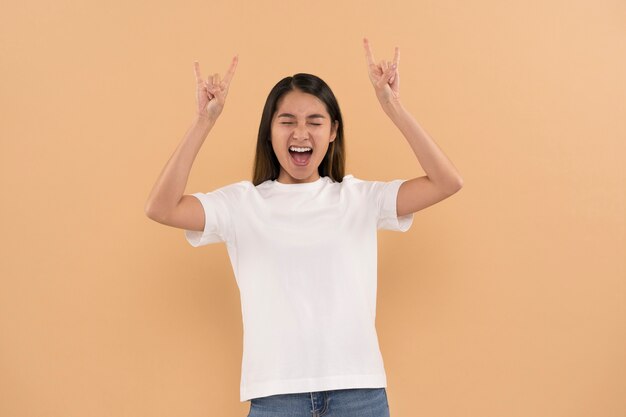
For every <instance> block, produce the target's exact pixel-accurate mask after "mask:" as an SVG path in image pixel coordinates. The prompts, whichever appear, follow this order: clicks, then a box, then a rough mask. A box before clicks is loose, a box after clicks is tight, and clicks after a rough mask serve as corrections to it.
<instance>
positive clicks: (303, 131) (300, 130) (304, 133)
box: [293, 123, 309, 139]
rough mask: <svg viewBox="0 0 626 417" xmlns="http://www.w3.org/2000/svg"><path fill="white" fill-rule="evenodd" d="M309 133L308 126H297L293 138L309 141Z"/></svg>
mask: <svg viewBox="0 0 626 417" xmlns="http://www.w3.org/2000/svg"><path fill="white" fill-rule="evenodd" d="M308 137H309V131H308V130H307V128H306V125H302V124H299V123H298V124H297V125H296V127H295V129H294V130H293V138H294V139H308Z"/></svg>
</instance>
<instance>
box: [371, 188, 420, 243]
mask: <svg viewBox="0 0 626 417" xmlns="http://www.w3.org/2000/svg"><path fill="white" fill-rule="evenodd" d="M404 181H406V180H402V179H399V180H393V181H389V182H382V181H374V182H373V186H372V191H373V192H374V197H375V198H376V201H377V206H378V218H377V219H378V223H377V228H378V229H384V230H392V231H397V232H406V231H407V230H409V228H410V227H411V225H412V224H413V214H414V213H409V214H406V215H404V216H400V217H398V211H397V208H396V205H397V201H398V191H399V190H400V185H402V183H403V182H404Z"/></svg>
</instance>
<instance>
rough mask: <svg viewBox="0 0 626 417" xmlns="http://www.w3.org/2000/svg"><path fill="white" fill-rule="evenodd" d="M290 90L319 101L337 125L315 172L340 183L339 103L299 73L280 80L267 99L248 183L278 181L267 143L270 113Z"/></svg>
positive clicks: (273, 156)
mask: <svg viewBox="0 0 626 417" xmlns="http://www.w3.org/2000/svg"><path fill="white" fill-rule="evenodd" d="M293 90H300V91H302V92H304V93H308V94H311V95H314V96H315V97H317V98H318V99H320V100H321V101H322V103H324V105H325V106H326V111H328V114H329V115H330V122H331V125H332V124H334V123H335V120H336V121H337V122H339V126H338V127H337V136H336V137H335V140H333V141H332V142H330V143H329V145H328V151H327V152H326V155H325V156H324V159H323V160H322V162H321V163H320V166H319V167H318V169H317V172H318V174H319V176H320V177H324V176H328V177H330V178H331V179H332V180H333V181H335V182H341V181H342V179H343V177H344V172H345V163H346V151H345V146H344V141H343V119H342V118H341V110H339V103H337V99H336V98H335V95H334V94H333V92H332V90H331V89H330V87H329V86H328V84H326V83H325V82H324V80H322V79H321V78H319V77H317V76H315V75H312V74H303V73H300V74H295V75H294V76H292V77H285V78H283V79H282V80H280V81H279V82H278V84H276V85H275V86H274V88H272V91H270V93H269V95H268V96H267V100H266V101H265V106H264V107H263V115H262V116H261V123H260V125H259V136H258V138H257V143H256V154H255V156H254V168H253V172H252V183H253V184H254V185H259V184H261V183H262V182H264V181H267V180H275V179H277V178H278V174H280V163H279V162H278V158H277V157H276V154H275V153H274V149H273V148H272V143H271V141H270V137H271V134H272V117H273V116H274V112H276V106H277V104H278V100H280V98H281V97H282V96H284V95H285V94H287V93H288V92H290V91H293Z"/></svg>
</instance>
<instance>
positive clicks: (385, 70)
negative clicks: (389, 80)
mask: <svg viewBox="0 0 626 417" xmlns="http://www.w3.org/2000/svg"><path fill="white" fill-rule="evenodd" d="M378 65H379V66H380V68H381V69H382V70H383V74H384V73H386V72H387V69H388V68H389V65H387V61H385V60H384V59H383V60H382V61H380V64H378Z"/></svg>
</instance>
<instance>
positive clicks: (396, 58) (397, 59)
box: [393, 46, 400, 67]
mask: <svg viewBox="0 0 626 417" xmlns="http://www.w3.org/2000/svg"><path fill="white" fill-rule="evenodd" d="M393 63H394V64H396V67H397V66H398V64H399V63H400V48H398V47H397V46H396V51H395V53H394V54H393Z"/></svg>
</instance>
